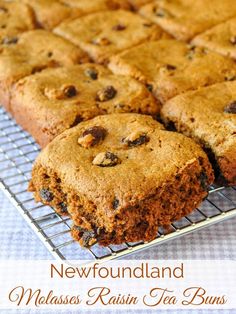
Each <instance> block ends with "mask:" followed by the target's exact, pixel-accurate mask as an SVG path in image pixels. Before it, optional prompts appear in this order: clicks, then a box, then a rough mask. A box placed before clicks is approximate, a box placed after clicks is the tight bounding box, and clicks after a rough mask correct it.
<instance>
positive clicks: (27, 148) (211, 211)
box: [0, 108, 236, 261]
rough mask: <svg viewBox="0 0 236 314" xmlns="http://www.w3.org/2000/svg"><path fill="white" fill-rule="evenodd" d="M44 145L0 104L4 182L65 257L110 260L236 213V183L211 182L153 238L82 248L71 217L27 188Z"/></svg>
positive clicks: (31, 221)
mask: <svg viewBox="0 0 236 314" xmlns="http://www.w3.org/2000/svg"><path fill="white" fill-rule="evenodd" d="M38 152H39V147H38V146H37V144H35V142H34V140H33V138H32V137H31V136H30V135H29V134H28V133H27V132H25V131H24V130H22V129H21V127H20V126H18V125H17V124H16V123H15V121H14V120H12V119H11V117H10V116H9V115H8V114H7V113H6V112H5V110H4V109H3V108H0V188H1V189H2V190H3V192H4V193H5V194H6V195H7V196H8V197H9V199H10V200H11V202H12V203H13V204H14V205H15V207H16V208H17V209H18V210H19V212H20V213H21V214H22V216H23V217H24V219H25V220H26V221H27V222H28V223H29V225H30V226H31V227H32V229H33V230H34V231H35V233H36V234H37V235H38V237H39V238H40V239H41V241H42V242H43V243H44V244H45V245H46V247H47V248H48V250H49V251H50V252H51V253H52V254H53V256H54V257H55V258H57V259H61V260H96V261H107V260H111V259H115V258H121V257H122V256H125V255H128V254H131V253H134V252H137V251H139V250H143V249H146V248H149V247H151V246H154V245H158V244H161V243H163V242H165V241H168V240H171V239H174V238H177V237H179V236H181V235H184V234H187V233H189V232H193V231H194V230H198V229H200V228H204V227H207V226H209V225H211V224H214V223H217V222H220V221H223V220H225V219H228V218H230V217H234V216H235V217H236V188H235V187H230V188H225V187H214V186H212V187H211V190H210V193H209V197H208V198H207V200H205V201H204V202H203V203H202V205H201V206H200V207H199V208H197V209H196V210H195V211H194V212H193V213H192V214H190V215H188V216H187V217H184V218H183V219H181V220H180V221H177V222H175V223H173V224H172V225H171V228H170V230H168V232H167V231H166V230H163V229H160V230H159V232H158V234H157V237H156V239H155V240H153V241H152V242H149V243H143V242H138V243H124V244H122V245H110V246H109V247H105V248H104V247H100V246H99V245H94V246H92V247H91V248H90V249H82V248H81V247H80V245H79V244H78V243H77V242H75V241H74V240H73V239H72V238H71V236H70V227H71V220H70V218H68V217H61V216H59V215H58V214H57V213H55V211H54V210H53V209H52V208H51V207H49V206H44V205H42V204H36V203H35V202H34V199H33V197H32V194H31V193H29V192H27V186H28V181H29V179H30V173H31V167H32V163H33V161H34V159H35V157H36V156H37V155H38Z"/></svg>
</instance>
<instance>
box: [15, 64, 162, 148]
mask: <svg viewBox="0 0 236 314" xmlns="http://www.w3.org/2000/svg"><path fill="white" fill-rule="evenodd" d="M159 109H160V106H159V104H158V103H157V101H156V100H155V99H154V97H153V96H152V94H151V93H150V92H149V91H148V90H147V89H146V88H145V86H143V85H142V84H141V83H139V82H137V81H135V80H134V79H130V78H128V77H123V76H117V75H113V74H112V73H111V72H110V71H109V70H107V69H106V68H104V67H103V66H100V65H95V64H84V65H78V66H72V67H67V68H58V69H48V70H44V71H42V72H41V73H38V74H34V75H32V76H28V77H26V78H25V79H23V80H20V81H19V82H18V83H17V84H16V85H15V87H14V88H13V89H12V95H11V113H12V115H13V116H14V117H15V119H16V121H17V122H18V123H19V124H20V125H21V126H23V128H24V129H26V130H27V131H29V132H30V133H31V135H32V136H33V137H34V138H35V139H36V141H37V142H38V143H39V144H40V145H41V146H45V145H46V144H48V143H49V142H50V141H51V140H52V139H53V138H54V137H55V136H57V135H58V134H60V133H62V132H63V131H64V130H66V129H68V128H70V127H72V126H74V125H76V124H77V123H79V122H81V121H82V120H88V119H91V118H93V117H95V116H97V115H101V114H109V113H115V112H117V113H118V112H137V113H144V114H151V115H153V116H157V114H158V113H159Z"/></svg>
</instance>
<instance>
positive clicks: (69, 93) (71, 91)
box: [64, 85, 77, 98]
mask: <svg viewBox="0 0 236 314" xmlns="http://www.w3.org/2000/svg"><path fill="white" fill-rule="evenodd" d="M64 95H65V96H66V97H68V98H72V97H75V96H76V95H77V90H76V88H75V86H73V85H69V86H66V87H65V89H64Z"/></svg>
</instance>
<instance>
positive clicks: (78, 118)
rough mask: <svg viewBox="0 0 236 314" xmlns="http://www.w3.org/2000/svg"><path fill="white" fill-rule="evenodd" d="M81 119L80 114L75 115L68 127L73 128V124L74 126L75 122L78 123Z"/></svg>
mask: <svg viewBox="0 0 236 314" xmlns="http://www.w3.org/2000/svg"><path fill="white" fill-rule="evenodd" d="M82 121H83V118H82V117H81V116H80V115H77V116H76V117H75V120H74V121H73V123H72V124H71V125H70V127H71V128H73V127H74V126H76V125H77V124H79V123H80V122H82Z"/></svg>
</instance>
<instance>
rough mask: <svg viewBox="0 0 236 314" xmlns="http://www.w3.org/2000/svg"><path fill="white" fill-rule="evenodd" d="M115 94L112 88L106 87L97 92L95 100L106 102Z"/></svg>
mask: <svg viewBox="0 0 236 314" xmlns="http://www.w3.org/2000/svg"><path fill="white" fill-rule="evenodd" d="M116 94H117V91H116V90H115V88H114V87H113V86H111V85H110V86H107V87H105V88H103V89H101V90H100V91H98V92H97V96H96V100H97V101H101V102H103V101H107V100H110V99H113V98H114V97H115V96H116Z"/></svg>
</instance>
